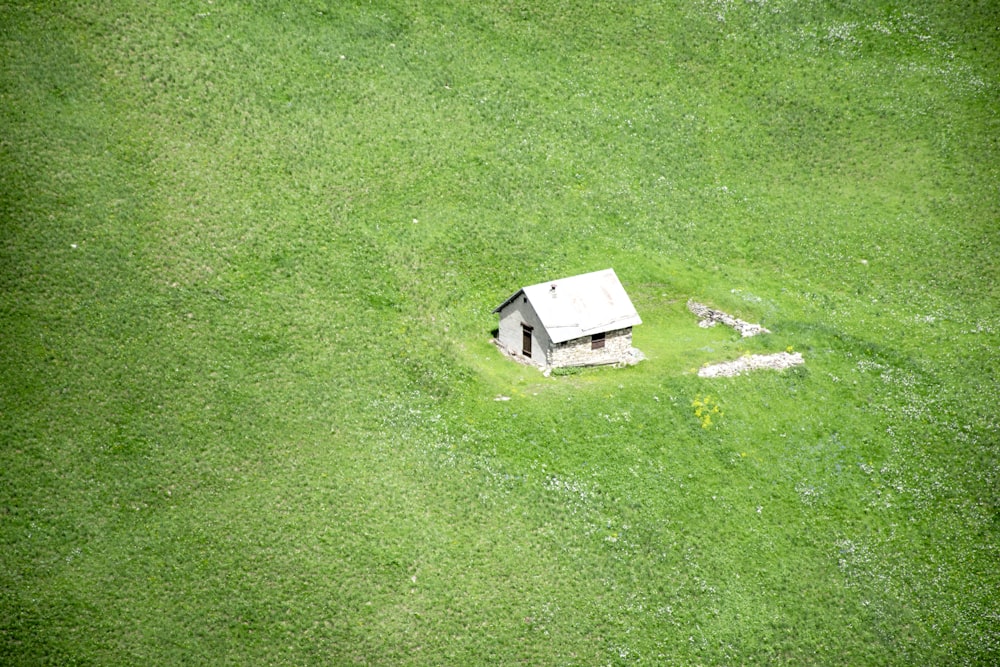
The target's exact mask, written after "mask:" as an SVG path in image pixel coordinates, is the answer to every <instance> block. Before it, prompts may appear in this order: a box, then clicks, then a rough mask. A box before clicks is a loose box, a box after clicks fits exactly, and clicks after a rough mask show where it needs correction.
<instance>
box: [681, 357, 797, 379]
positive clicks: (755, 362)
mask: <svg viewBox="0 0 1000 667" xmlns="http://www.w3.org/2000/svg"><path fill="white" fill-rule="evenodd" d="M804 363H805V359H803V358H802V354H801V353H799V352H778V353H777V354H750V355H747V356H745V357H740V358H739V359H737V360H736V361H726V362H723V363H721V364H711V365H710V366H702V367H701V369H700V370H699V371H698V377H703V378H721V377H733V376H734V375H741V374H742V373H746V372H747V371H755V370H758V369H761V368H770V369H773V370H778V371H780V370H784V369H785V368H790V367H792V366H799V365H801V364H804Z"/></svg>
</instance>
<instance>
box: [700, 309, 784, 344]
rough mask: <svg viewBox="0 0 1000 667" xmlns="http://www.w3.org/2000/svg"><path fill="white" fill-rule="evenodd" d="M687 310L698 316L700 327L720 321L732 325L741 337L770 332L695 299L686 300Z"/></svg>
mask: <svg viewBox="0 0 1000 667" xmlns="http://www.w3.org/2000/svg"><path fill="white" fill-rule="evenodd" d="M687 306H688V310H690V311H691V312H692V313H694V314H695V315H697V316H698V318H699V319H700V320H701V321H700V322H699V323H698V325H699V326H701V327H714V326H715V325H716V324H719V323H720V322H721V323H722V324H725V325H726V326H727V327H732V328H733V329H736V331H738V332H739V334H740V336H742V337H743V338H749V337H750V336H756V335H757V334H762V333H771V332H770V331H768V330H767V329H765V328H764V327H762V326H761V325H759V324H751V323H750V322H744V321H743V320H739V319H736V318H735V317H733V316H732V315H729V314H727V313H724V312H722V311H721V310H713V309H712V308H709V307H708V306H706V305H705V304H703V303H698V302H697V301H688V303H687Z"/></svg>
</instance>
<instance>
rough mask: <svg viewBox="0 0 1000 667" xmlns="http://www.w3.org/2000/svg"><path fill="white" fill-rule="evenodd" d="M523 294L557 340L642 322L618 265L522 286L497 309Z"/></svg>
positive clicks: (570, 338) (551, 336) (553, 338)
mask: <svg viewBox="0 0 1000 667" xmlns="http://www.w3.org/2000/svg"><path fill="white" fill-rule="evenodd" d="M522 294H523V295H524V296H525V297H526V298H527V299H528V301H529V302H530V303H531V306H532V308H534V309H535V313H536V314H537V315H538V318H539V319H540V320H541V321H542V326H544V327H545V330H546V331H547V332H548V334H549V338H551V339H552V342H553V343H562V342H565V341H567V340H573V339H574V338H580V337H581V336H589V335H592V334H595V333H602V332H604V331H612V330H614V329H624V328H626V327H631V326H635V325H636V324H642V320H641V319H639V314H638V313H637V312H635V306H633V305H632V301H630V300H629V298H628V294H626V293H625V288H624V287H622V284H621V281H619V280H618V276H617V275H615V271H614V269H605V270H603V271H594V272H593V273H584V274H582V275H579V276H572V277H570V278H561V279H559V280H552V281H549V282H545V283H538V284H537V285H530V286H528V287H522V288H521V289H519V290H518V291H516V292H514V294H512V295H511V296H510V298H508V299H507V300H506V301H504V302H503V303H501V304H500V305H499V306H497V307H496V308H495V309H494V310H493V312H494V313H499V312H500V311H501V310H502V309H503V308H504V307H505V306H506V305H507V304H509V303H511V302H512V301H514V299H516V298H518V297H519V296H521V295H522Z"/></svg>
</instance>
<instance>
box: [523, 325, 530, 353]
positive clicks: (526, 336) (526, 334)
mask: <svg viewBox="0 0 1000 667" xmlns="http://www.w3.org/2000/svg"><path fill="white" fill-rule="evenodd" d="M531 332H532V327H529V326H528V325H527V324H522V325H521V354H523V355H524V356H526V357H528V358H530V357H531Z"/></svg>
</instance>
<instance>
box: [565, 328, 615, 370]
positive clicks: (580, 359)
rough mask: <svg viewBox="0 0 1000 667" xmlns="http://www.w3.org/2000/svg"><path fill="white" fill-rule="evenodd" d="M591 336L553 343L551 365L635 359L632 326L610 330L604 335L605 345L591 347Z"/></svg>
mask: <svg viewBox="0 0 1000 667" xmlns="http://www.w3.org/2000/svg"><path fill="white" fill-rule="evenodd" d="M590 346H591V341H590V336H582V337H580V338H574V339H573V340H568V341H566V342H565V343H557V344H556V345H553V346H552V348H551V350H550V352H549V355H548V364H549V366H554V367H560V366H594V365H599V364H617V363H626V362H628V361H630V360H632V359H633V356H634V355H633V353H632V327H627V328H625V329H616V330H614V331H608V332H607V333H606V334H605V337H604V347H603V348H600V349H598V350H592V349H591V347H590Z"/></svg>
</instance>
